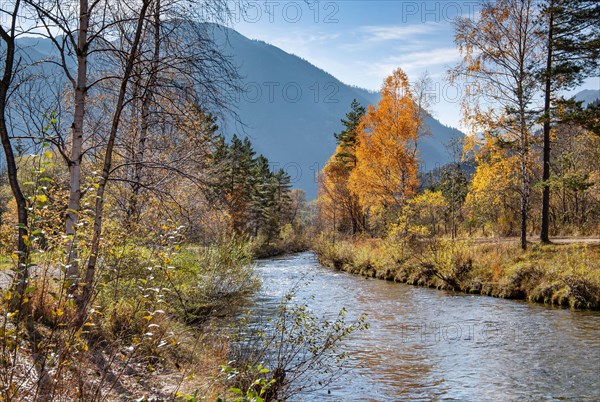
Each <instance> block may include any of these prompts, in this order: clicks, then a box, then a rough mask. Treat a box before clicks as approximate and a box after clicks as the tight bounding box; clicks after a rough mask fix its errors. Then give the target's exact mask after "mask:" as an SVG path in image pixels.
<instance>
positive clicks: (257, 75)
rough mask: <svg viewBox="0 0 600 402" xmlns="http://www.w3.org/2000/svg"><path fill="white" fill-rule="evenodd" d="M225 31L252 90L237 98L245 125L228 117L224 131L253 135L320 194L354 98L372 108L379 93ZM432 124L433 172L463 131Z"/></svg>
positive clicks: (427, 152) (428, 143)
mask: <svg viewBox="0 0 600 402" xmlns="http://www.w3.org/2000/svg"><path fill="white" fill-rule="evenodd" d="M217 35H218V34H217ZM221 35H223V37H224V38H222V39H221V40H222V41H223V43H224V49H225V52H226V53H228V54H230V55H231V58H232V61H233V62H234V63H235V64H236V65H237V66H239V70H240V73H241V75H242V77H243V87H244V88H245V89H246V91H247V92H246V93H245V94H242V95H240V97H239V102H237V113H238V114H239V117H240V118H241V121H242V122H243V123H244V124H245V126H242V125H240V124H235V123H233V122H232V121H228V122H227V124H226V125H225V126H223V127H222V128H223V131H224V132H225V133H226V134H227V135H232V134H233V133H234V132H235V133H237V134H238V135H242V136H243V135H247V136H248V137H249V138H250V139H251V141H252V143H253V144H254V145H255V148H256V150H257V151H258V152H260V153H262V154H264V155H265V156H266V157H267V158H269V161H271V162H272V163H273V167H274V168H279V167H282V168H284V169H285V170H286V171H287V172H288V173H289V174H290V176H291V177H292V181H293V185H294V186H295V187H299V188H303V189H305V190H306V192H307V195H308V197H309V198H314V197H315V196H316V193H317V180H316V174H317V173H318V171H319V170H320V169H321V168H322V167H323V165H324V164H325V163H326V162H327V159H328V158H329V157H330V156H331V154H332V153H333V152H334V150H335V138H334V136H333V134H334V133H336V132H339V131H341V130H342V128H343V126H342V124H341V122H340V119H341V118H343V117H345V115H346V113H347V112H348V111H349V110H350V103H351V102H352V100H353V99H356V100H358V101H359V102H360V103H361V104H362V105H363V106H367V105H369V104H376V103H377V102H378V100H379V94H378V93H374V92H370V91H367V90H365V89H361V88H357V87H354V86H350V85H346V84H344V83H342V82H341V81H339V80H338V79H336V78H335V77H334V76H332V75H331V74H329V73H327V72H325V71H323V70H321V69H319V68H318V67H316V66H314V65H312V64H310V63H309V62H308V61H306V60H304V59H301V58H300V57H298V56H295V55H293V54H289V53H286V52H284V51H283V50H281V49H279V48H277V47H275V46H273V45H270V44H267V43H265V42H262V41H257V40H252V39H248V38H246V37H245V36H243V35H241V34H239V33H238V32H236V31H234V30H231V29H224V30H222V31H221ZM426 123H427V125H428V126H429V129H430V131H431V135H430V136H426V137H424V138H423V139H422V140H421V141H420V144H419V152H420V154H419V157H420V159H421V165H422V170H425V171H428V170H432V169H434V168H435V167H436V166H441V165H444V164H446V163H448V162H449V161H450V155H449V153H448V152H447V151H446V147H445V145H446V144H447V143H448V142H449V141H450V140H451V139H452V138H455V137H462V136H463V134H462V133H461V132H460V131H458V130H456V129H454V128H450V127H446V126H444V125H443V124H441V123H440V122H439V121H437V120H435V119H434V118H432V117H429V118H427V120H426Z"/></svg>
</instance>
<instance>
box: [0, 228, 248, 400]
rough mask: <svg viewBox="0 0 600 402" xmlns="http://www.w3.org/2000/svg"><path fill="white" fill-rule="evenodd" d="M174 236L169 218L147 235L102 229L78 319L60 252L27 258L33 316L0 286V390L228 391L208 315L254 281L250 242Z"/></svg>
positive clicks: (87, 393)
mask: <svg viewBox="0 0 600 402" xmlns="http://www.w3.org/2000/svg"><path fill="white" fill-rule="evenodd" d="M112 236H114V237H112ZM181 240H182V238H180V237H179V236H178V235H177V233H176V230H175V229H173V228H170V229H165V230H164V232H162V233H157V234H156V238H155V242H153V243H146V244H145V245H139V244H133V243H131V242H127V241H125V239H124V238H123V237H121V236H119V235H117V234H114V233H113V234H112V235H111V237H107V238H106V247H107V252H106V253H105V255H106V257H105V258H104V259H103V260H102V261H101V269H100V276H99V277H98V279H97V281H98V284H97V286H96V289H97V292H96V293H95V295H94V297H93V298H92V300H91V303H90V305H89V307H88V309H87V310H88V311H89V315H86V317H85V320H84V322H83V324H81V323H80V321H79V319H80V318H79V317H78V315H77V301H76V299H75V298H73V297H72V296H70V295H69V290H68V288H67V287H65V286H63V284H62V281H61V278H62V277H63V276H64V274H63V272H62V270H60V269H58V268H57V266H58V264H59V262H58V261H60V260H59V257H57V256H48V258H45V259H43V261H44V263H43V264H39V265H37V266H35V267H33V268H32V272H35V277H33V278H31V280H30V282H29V288H28V290H27V300H26V302H25V303H26V304H27V305H28V306H29V309H30V312H31V315H32V319H31V320H27V321H25V320H18V321H17V320H14V318H15V315H19V314H21V312H18V311H16V312H11V310H10V299H11V297H13V293H12V292H11V290H10V289H3V290H1V291H0V292H1V295H0V296H2V300H3V302H2V305H0V313H1V314H2V316H1V318H0V342H1V343H2V345H3V348H2V354H1V355H0V358H1V359H2V361H3V362H4V364H3V365H1V366H0V383H2V384H3V385H4V387H3V389H2V390H1V391H0V400H17V399H18V400H27V399H32V400H56V399H61V400H76V399H77V400H86V401H96V400H116V399H119V398H122V397H123V396H127V397H128V398H129V397H131V398H134V397H135V398H146V399H147V398H158V399H160V400H167V399H168V400H176V399H181V400H187V399H185V398H184V397H183V396H182V397H181V398H180V397H178V396H177V395H179V394H181V395H185V394H186V393H189V392H191V391H196V390H197V391H198V394H199V395H202V396H206V397H208V398H209V399H210V400H216V399H217V397H218V396H219V395H223V394H224V393H226V392H227V391H226V390H227V384H226V382H225V381H224V378H223V373H222V370H221V366H223V365H226V364H227V362H228V361H229V347H228V341H227V338H226V337H224V336H223V335H222V334H221V333H220V331H216V330H213V328H214V327H213V325H216V327H219V326H220V325H222V322H221V323H220V324H219V322H220V321H219V320H218V317H219V316H222V315H225V314H227V313H229V312H230V311H231V310H232V309H233V308H235V307H236V306H239V305H240V303H242V302H243V300H244V299H245V297H246V295H248V294H249V293H251V292H253V291H254V290H256V289H257V287H258V286H259V283H258V280H257V278H256V277H255V275H254V273H253V269H252V264H251V260H252V255H251V253H250V251H249V250H250V248H249V244H248V243H247V242H244V241H239V240H237V239H234V238H224V239H221V240H220V241H217V242H215V244H213V245H211V246H205V247H199V246H194V247H190V246H186V247H182V246H181V245H180V244H179V243H180V241H181ZM54 257H56V258H54ZM38 260H39V261H42V259H38ZM44 398H47V399H44Z"/></svg>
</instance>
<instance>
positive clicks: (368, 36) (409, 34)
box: [359, 22, 444, 43]
mask: <svg viewBox="0 0 600 402" xmlns="http://www.w3.org/2000/svg"><path fill="white" fill-rule="evenodd" d="M443 28H444V25H443V24H441V23H439V22H426V23H419V24H410V25H365V26H362V27H360V28H359V32H361V33H362V34H363V35H362V39H363V40H364V41H365V42H371V43H372V42H389V41H396V40H408V39H412V38H414V37H415V36H416V37H422V36H423V35H430V34H434V33H436V32H437V31H439V30H441V29H443Z"/></svg>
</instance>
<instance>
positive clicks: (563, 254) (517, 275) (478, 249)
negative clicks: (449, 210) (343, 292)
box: [315, 239, 600, 309]
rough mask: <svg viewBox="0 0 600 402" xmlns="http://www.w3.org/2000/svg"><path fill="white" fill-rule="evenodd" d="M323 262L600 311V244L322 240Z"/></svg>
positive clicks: (380, 275) (427, 283) (365, 272)
mask: <svg viewBox="0 0 600 402" xmlns="http://www.w3.org/2000/svg"><path fill="white" fill-rule="evenodd" d="M315 251H316V252H317V254H318V257H319V260H320V261H321V263H323V264H324V265H327V266H331V267H334V268H336V269H340V270H344V271H348V272H350V273H354V274H358V275H363V276H368V277H373V278H380V279H386V280H391V281H396V282H403V283H408V284H413V285H419V286H428V287H435V288H439V289H449V290H455V291H461V292H466V293H476V294H484V295H490V296H496V297H503V298H513V299H526V300H529V301H533V302H540V303H547V304H553V305H559V306H568V307H572V308H587V309H600V244H585V243H581V244H554V245H541V244H531V245H530V247H529V249H528V250H527V251H526V252H523V251H521V250H520V248H519V247H518V245H517V244H516V243H512V242H497V243H475V242H470V241H469V240H460V241H450V240H447V239H429V240H427V241H421V242H416V243H413V244H410V245H408V244H401V243H395V242H391V241H385V240H380V239H376V240H373V239H371V240H369V241H364V240H356V241H352V240H348V239H346V240H338V241H337V242H336V243H335V244H332V243H331V242H328V241H325V240H323V239H321V240H320V241H318V242H316V243H315Z"/></svg>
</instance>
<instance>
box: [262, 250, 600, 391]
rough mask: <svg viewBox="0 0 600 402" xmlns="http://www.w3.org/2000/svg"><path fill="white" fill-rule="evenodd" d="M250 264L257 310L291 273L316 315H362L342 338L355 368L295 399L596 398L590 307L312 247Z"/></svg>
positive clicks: (595, 326)
mask: <svg viewBox="0 0 600 402" xmlns="http://www.w3.org/2000/svg"><path fill="white" fill-rule="evenodd" d="M257 272H258V274H259V276H260V277H261V278H262V281H263V289H262V290H261V291H260V292H259V293H258V294H257V295H256V296H255V299H254V301H255V303H254V313H253V314H256V315H257V316H258V315H260V316H263V317H264V316H269V315H273V314H274V312H275V310H276V306H277V304H278V303H279V302H280V300H281V297H282V296H283V295H284V294H286V292H287V291H288V290H289V289H290V288H291V287H292V286H294V285H295V284H296V283H298V282H299V281H301V282H302V283H303V286H302V287H301V288H300V289H299V291H298V293H297V299H298V301H306V302H307V303H308V305H309V307H310V309H311V310H312V311H313V312H315V313H317V314H318V315H321V316H327V317H334V316H335V315H337V313H338V312H339V311H340V309H341V308H342V307H346V309H347V310H348V314H349V316H350V318H351V317H358V316H360V315H361V314H364V313H366V314H367V315H368V319H367V320H368V322H369V324H370V328H369V329H368V330H366V331H363V332H360V333H356V334H354V335H353V336H352V337H351V339H349V341H348V345H347V348H348V349H349V351H350V353H351V356H352V362H353V363H354V365H355V366H356V368H354V369H353V370H352V371H351V372H350V373H349V374H348V375H346V376H345V377H344V378H342V379H341V380H340V381H338V382H336V383H335V385H333V386H329V387H328V389H326V390H323V391H319V392H316V393H314V392H313V393H310V394H306V395H300V396H298V398H297V400H303V401H317V400H329V401H356V400H361V401H398V400H411V401H418V400H423V401H425V400H427V401H428V400H444V401H542V400H577V401H600V313H599V312H590V311H571V310H565V309H555V308H549V307H547V306H542V305H535V304H530V303H526V302H518V301H511V300H503V299H496V298H491V297H484V296H470V295H463V294H457V293H453V292H444V291H438V290H435V289H427V288H418V287H413V286H408V285H404V284H396V283H391V282H385V281H381V280H375V279H365V278H362V277H358V276H354V275H350V274H347V273H344V272H339V271H335V270H332V269H329V268H325V267H322V266H321V265H319V264H318V262H317V260H316V258H315V256H314V255H313V254H312V253H302V254H296V255H293V256H287V257H283V258H276V259H270V260H263V261H259V262H258V264H257ZM311 296H314V298H312V297H311Z"/></svg>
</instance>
